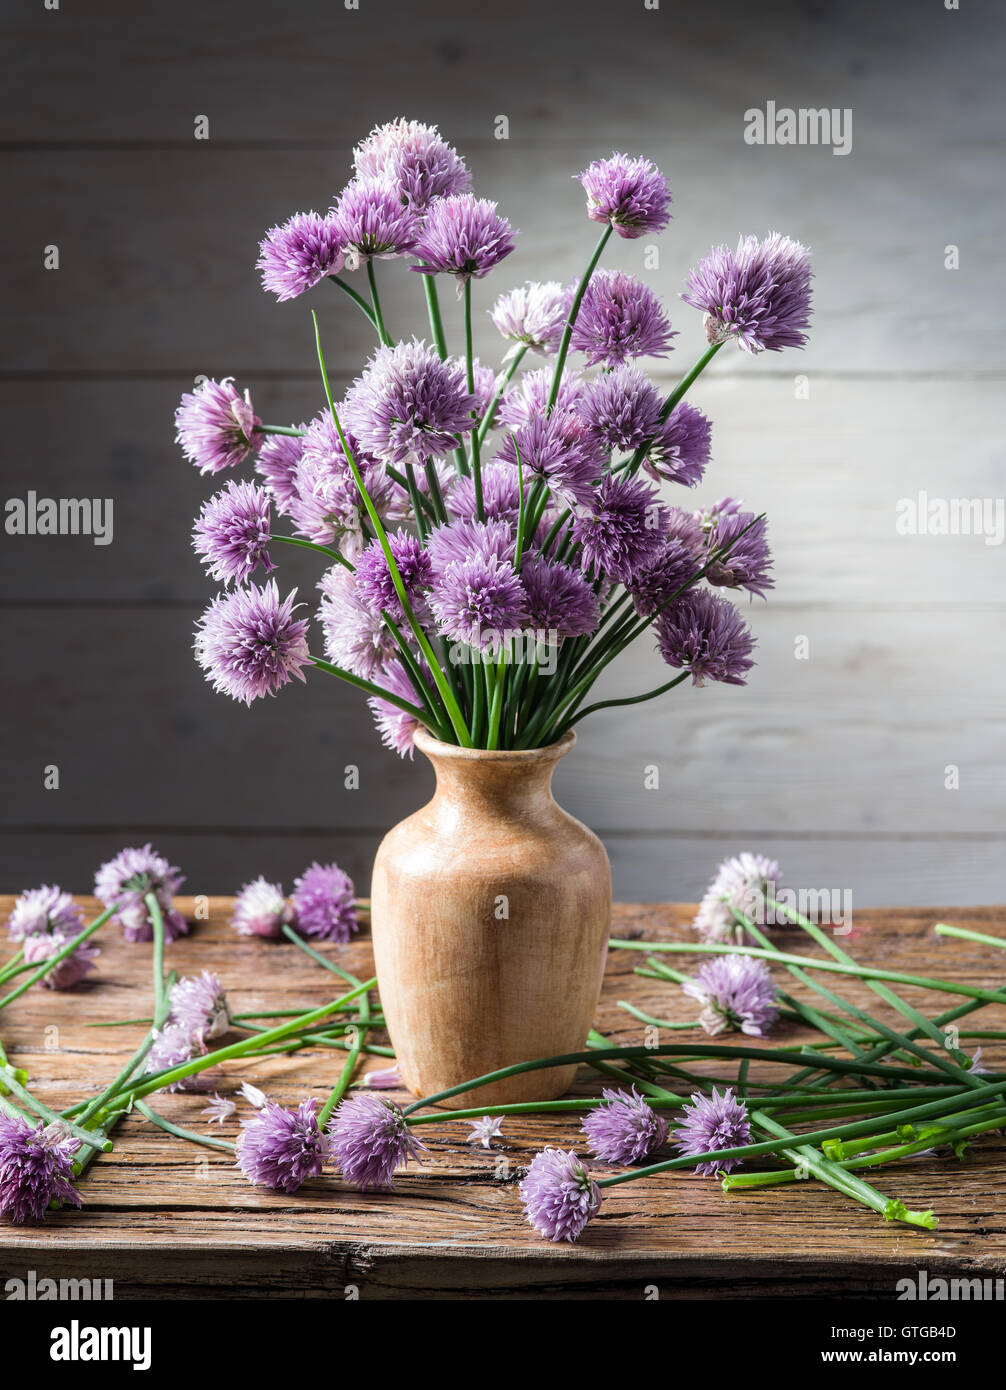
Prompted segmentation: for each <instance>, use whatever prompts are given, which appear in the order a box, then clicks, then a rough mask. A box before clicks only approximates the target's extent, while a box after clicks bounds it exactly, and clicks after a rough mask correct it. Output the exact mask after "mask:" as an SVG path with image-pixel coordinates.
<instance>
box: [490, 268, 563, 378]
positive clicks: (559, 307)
mask: <svg viewBox="0 0 1006 1390" xmlns="http://www.w3.org/2000/svg"><path fill="white" fill-rule="evenodd" d="M572 302H573V289H572V287H571V286H568V285H565V286H564V285H560V284H559V282H558V281H557V280H547V281H545V282H544V283H543V284H542V283H539V282H538V281H536V280H528V281H527V282H526V283H525V284H523V285H518V286H517V288H516V289H512V290H508V291H507V292H506V294H501V295H500V297H499V299H497V301H496V303H495V304H494V305H493V307H492V308H491V309H490V310H489V317H490V318H491V319H492V321H493V323H494V324H495V325H496V328H497V329H498V330H499V332H500V333H501V334H502V335H503V337H504V338H509V339H510V341H511V343H512V344H513V346H512V347H511V348H509V349H508V351H507V352H506V354H505V356H504V358H503V360H504V362H508V361H510V359H511V358H512V357H514V356H516V354H517V353H518V352H519V351H520V349H521V347H527V348H532V349H533V350H534V351H535V352H540V353H541V354H542V355H543V356H545V357H549V356H551V355H552V354H554V353H556V352H558V351H559V344H560V342H561V341H562V330H563V329H564V328H565V326H566V320H567V318H568V317H569V310H570V307H571V305H572Z"/></svg>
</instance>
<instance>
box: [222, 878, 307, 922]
mask: <svg viewBox="0 0 1006 1390" xmlns="http://www.w3.org/2000/svg"><path fill="white" fill-rule="evenodd" d="M292 920H293V909H292V908H291V907H290V905H289V904H288V903H287V901H286V899H285V898H284V896H283V889H282V888H281V887H280V885H279V884H278V883H270V882H269V881H268V879H266V878H263V877H262V876H261V875H259V877H258V878H256V879H253V880H252V881H251V883H245V884H243V885H242V888H241V892H240V893H239V894H238V895H237V897H236V898H235V899H234V912H233V915H232V916H231V926H232V927H233V928H234V930H235V931H236V932H237V934H238V936H273V937H275V936H282V935H283V928H284V926H286V924H287V923H288V922H290V921H292Z"/></svg>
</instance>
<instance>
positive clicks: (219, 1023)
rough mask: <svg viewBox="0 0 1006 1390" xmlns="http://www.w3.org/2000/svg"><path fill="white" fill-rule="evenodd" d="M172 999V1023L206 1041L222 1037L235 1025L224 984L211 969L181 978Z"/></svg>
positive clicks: (171, 992) (173, 989) (172, 988)
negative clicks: (232, 1022)
mask: <svg viewBox="0 0 1006 1390" xmlns="http://www.w3.org/2000/svg"><path fill="white" fill-rule="evenodd" d="M168 1002H169V1004H170V1006H171V1022H172V1023H177V1024H180V1025H181V1026H182V1027H183V1028H185V1029H187V1030H188V1032H189V1033H190V1034H193V1033H195V1034H196V1035H197V1036H199V1037H200V1038H202V1040H203V1042H209V1041H210V1040H211V1039H212V1038H219V1037H222V1036H223V1034H224V1033H226V1032H227V1030H228V1029H229V1028H230V1026H231V1012H230V1008H229V1006H228V1004H227V995H226V994H225V993H224V987H223V985H222V984H221V983H220V981H219V980H218V979H217V977H216V975H212V974H211V973H210V972H209V971H208V970H204V971H203V972H202V974H201V975H187V976H184V977H183V978H182V979H181V980H178V981H177V982H176V983H175V984H173V985H172V986H171V991H170V993H169V995H168Z"/></svg>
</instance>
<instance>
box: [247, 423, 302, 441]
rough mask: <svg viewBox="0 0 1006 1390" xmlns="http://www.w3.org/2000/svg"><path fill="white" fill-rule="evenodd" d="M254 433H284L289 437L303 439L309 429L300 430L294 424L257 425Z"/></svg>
mask: <svg viewBox="0 0 1006 1390" xmlns="http://www.w3.org/2000/svg"><path fill="white" fill-rule="evenodd" d="M252 433H253V434H283V435H286V437H287V438H288V439H303V438H304V436H305V434H307V430H299V429H297V428H296V427H295V426H293V425H256V426H255V428H254V430H253V431H252Z"/></svg>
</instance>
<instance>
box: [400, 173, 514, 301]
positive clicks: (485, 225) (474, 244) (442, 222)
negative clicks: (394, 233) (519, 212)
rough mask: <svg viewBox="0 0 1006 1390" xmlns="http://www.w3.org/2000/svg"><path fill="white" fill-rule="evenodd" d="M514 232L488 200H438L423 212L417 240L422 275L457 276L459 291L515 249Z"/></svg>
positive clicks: (417, 267)
mask: <svg viewBox="0 0 1006 1390" xmlns="http://www.w3.org/2000/svg"><path fill="white" fill-rule="evenodd" d="M514 236H515V233H514V230H513V228H512V227H511V226H510V223H509V222H508V221H507V219H506V218H505V217H501V216H500V214H499V213H498V212H497V211H496V204H495V203H491V202H490V201H489V200H488V198H475V197H473V196H472V194H471V193H454V194H451V195H450V197H447V198H438V199H437V200H436V201H435V202H433V203H431V204H430V205H429V207H428V208H427V210H426V217H425V219H424V221H423V226H422V231H421V232H420V233H419V236H418V238H417V240H416V245H415V255H416V256H417V257H418V260H419V264H418V265H414V266H413V267H412V269H413V270H417V271H419V273H420V274H421V275H436V274H447V275H456V276H457V279H458V290H459V291H460V289H461V286H462V284H463V283H464V282H465V281H466V280H471V279H472V277H473V276H474V277H475V279H476V280H480V279H481V278H482V276H483V275H488V273H489V271H490V270H492V268H493V266H497V265H499V263H500V261H502V260H503V259H504V258H505V257H507V256H509V254H510V252H511V251H512V250H513V248H514Z"/></svg>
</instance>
